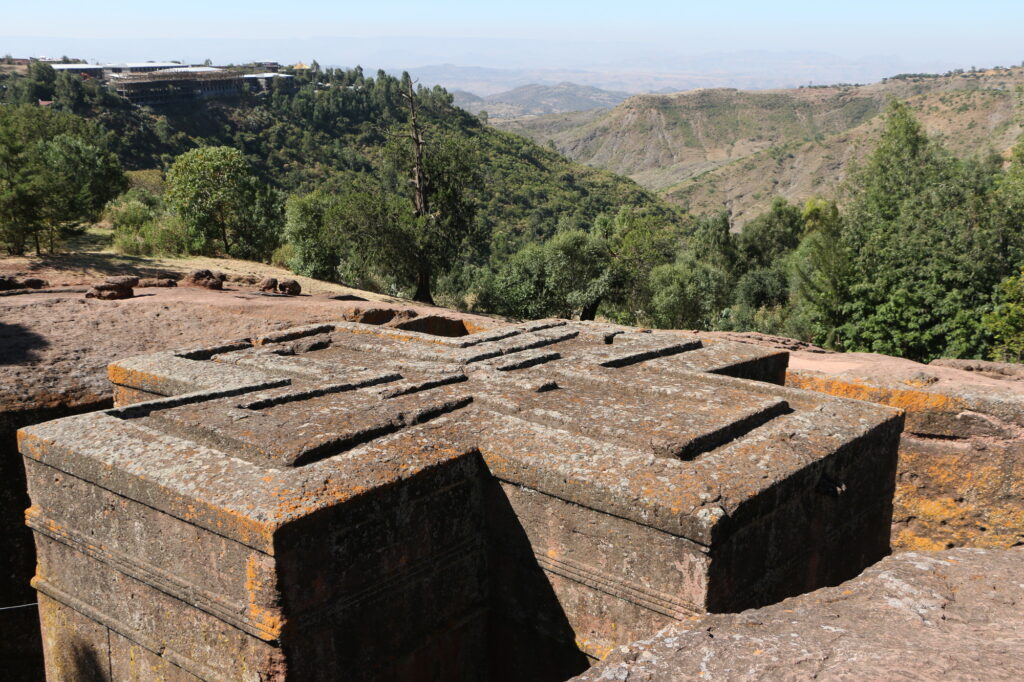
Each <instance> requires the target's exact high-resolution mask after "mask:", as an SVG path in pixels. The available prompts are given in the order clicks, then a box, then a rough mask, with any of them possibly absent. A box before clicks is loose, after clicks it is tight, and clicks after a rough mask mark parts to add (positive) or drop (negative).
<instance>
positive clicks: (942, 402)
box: [786, 372, 965, 413]
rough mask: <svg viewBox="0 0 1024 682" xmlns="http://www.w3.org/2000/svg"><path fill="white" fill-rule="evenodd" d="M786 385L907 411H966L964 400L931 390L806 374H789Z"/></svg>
mask: <svg viewBox="0 0 1024 682" xmlns="http://www.w3.org/2000/svg"><path fill="white" fill-rule="evenodd" d="M786 384H787V385H789V386H795V387H796V388H803V389H806V390H809V391H817V392H818V393H827V394H829V395H834V396H837V397H840V398H853V399H854V400H866V401H868V402H872V403H879V404H882V405H889V406H890V407H898V408H900V409H902V410H906V411H907V412H915V413H917V412H933V411H937V412H959V411H960V410H963V409H965V405H964V403H963V401H962V400H959V399H957V398H953V397H950V396H948V395H944V394H942V393H935V392H931V391H913V390H907V389H892V388H883V387H881V386H872V385H870V384H866V383H863V382H860V381H856V380H853V379H833V378H829V377H815V376H808V375H806V374H802V373H795V372H789V373H787V374H786Z"/></svg>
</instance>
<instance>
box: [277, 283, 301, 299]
mask: <svg viewBox="0 0 1024 682" xmlns="http://www.w3.org/2000/svg"><path fill="white" fill-rule="evenodd" d="M277 290H278V291H279V292H281V293H282V294H284V295H285V296H298V295H299V294H301V293H302V286H301V285H300V284H299V283H298V282H296V281H295V280H294V279H282V280H281V281H280V282H278V283H277Z"/></svg>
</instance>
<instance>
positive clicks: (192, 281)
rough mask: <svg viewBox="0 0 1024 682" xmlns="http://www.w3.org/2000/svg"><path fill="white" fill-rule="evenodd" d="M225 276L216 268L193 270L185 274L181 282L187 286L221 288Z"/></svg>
mask: <svg viewBox="0 0 1024 682" xmlns="http://www.w3.org/2000/svg"><path fill="white" fill-rule="evenodd" d="M225 279H227V276H226V275H225V274H224V273H223V272H219V271H217V270H205V269H203V270H193V271H192V272H190V273H188V274H187V275H185V277H184V278H183V279H182V280H181V283H182V284H184V285H185V286H189V287H203V288H204V289H217V290H219V289H223V288H224V280H225Z"/></svg>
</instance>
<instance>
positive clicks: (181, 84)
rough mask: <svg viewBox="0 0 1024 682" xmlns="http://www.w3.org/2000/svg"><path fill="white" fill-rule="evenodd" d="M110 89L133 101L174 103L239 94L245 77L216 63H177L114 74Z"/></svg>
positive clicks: (135, 102)
mask: <svg viewBox="0 0 1024 682" xmlns="http://www.w3.org/2000/svg"><path fill="white" fill-rule="evenodd" d="M110 89H111V90H113V91H115V92H116V93H117V94H118V95H120V96H121V97H124V98H125V99H126V100H128V101H129V102H131V103H132V104H144V105H160V104H173V103H178V102H188V101H193V100H206V99H227V98H232V97H237V96H238V95H239V94H240V93H241V90H242V77H241V75H240V74H238V73H235V72H232V71H225V70H224V69H218V68H215V67H212V66H176V67H175V68H169V69H160V70H159V71H155V72H150V73H125V74H118V75H114V76H112V77H111V79H110Z"/></svg>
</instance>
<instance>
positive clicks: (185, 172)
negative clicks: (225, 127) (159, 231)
mask: <svg viewBox="0 0 1024 682" xmlns="http://www.w3.org/2000/svg"><path fill="white" fill-rule="evenodd" d="M166 200H167V202H168V204H169V205H170V207H171V208H172V209H173V210H174V211H175V212H177V213H178V215H180V216H181V218H182V220H183V221H184V222H185V224H186V225H187V226H188V231H189V242H190V250H192V251H194V252H196V253H205V254H212V253H214V252H215V251H216V247H215V246H214V245H215V244H216V243H217V242H219V243H220V246H221V247H222V249H223V253H224V254H225V255H234V256H238V257H250V258H258V259H266V258H268V257H269V256H270V253H271V252H273V250H274V247H276V245H277V243H278V230H279V229H280V227H281V224H280V223H281V220H282V219H283V209H282V202H281V199H280V197H279V196H278V195H277V194H276V193H275V192H273V191H272V190H270V189H269V188H267V187H266V186H264V185H263V183H261V182H260V181H259V179H258V178H257V177H256V176H255V174H254V173H253V172H252V168H251V167H250V166H249V163H248V161H246V160H245V156H244V155H243V154H242V152H240V151H239V150H237V149H233V148H231V147H200V148H198V149H193V150H191V151H188V152H185V153H184V154H182V155H181V156H179V157H178V158H177V159H175V161H174V164H173V165H172V166H171V168H170V170H169V171H168V172H167V194H166Z"/></svg>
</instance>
